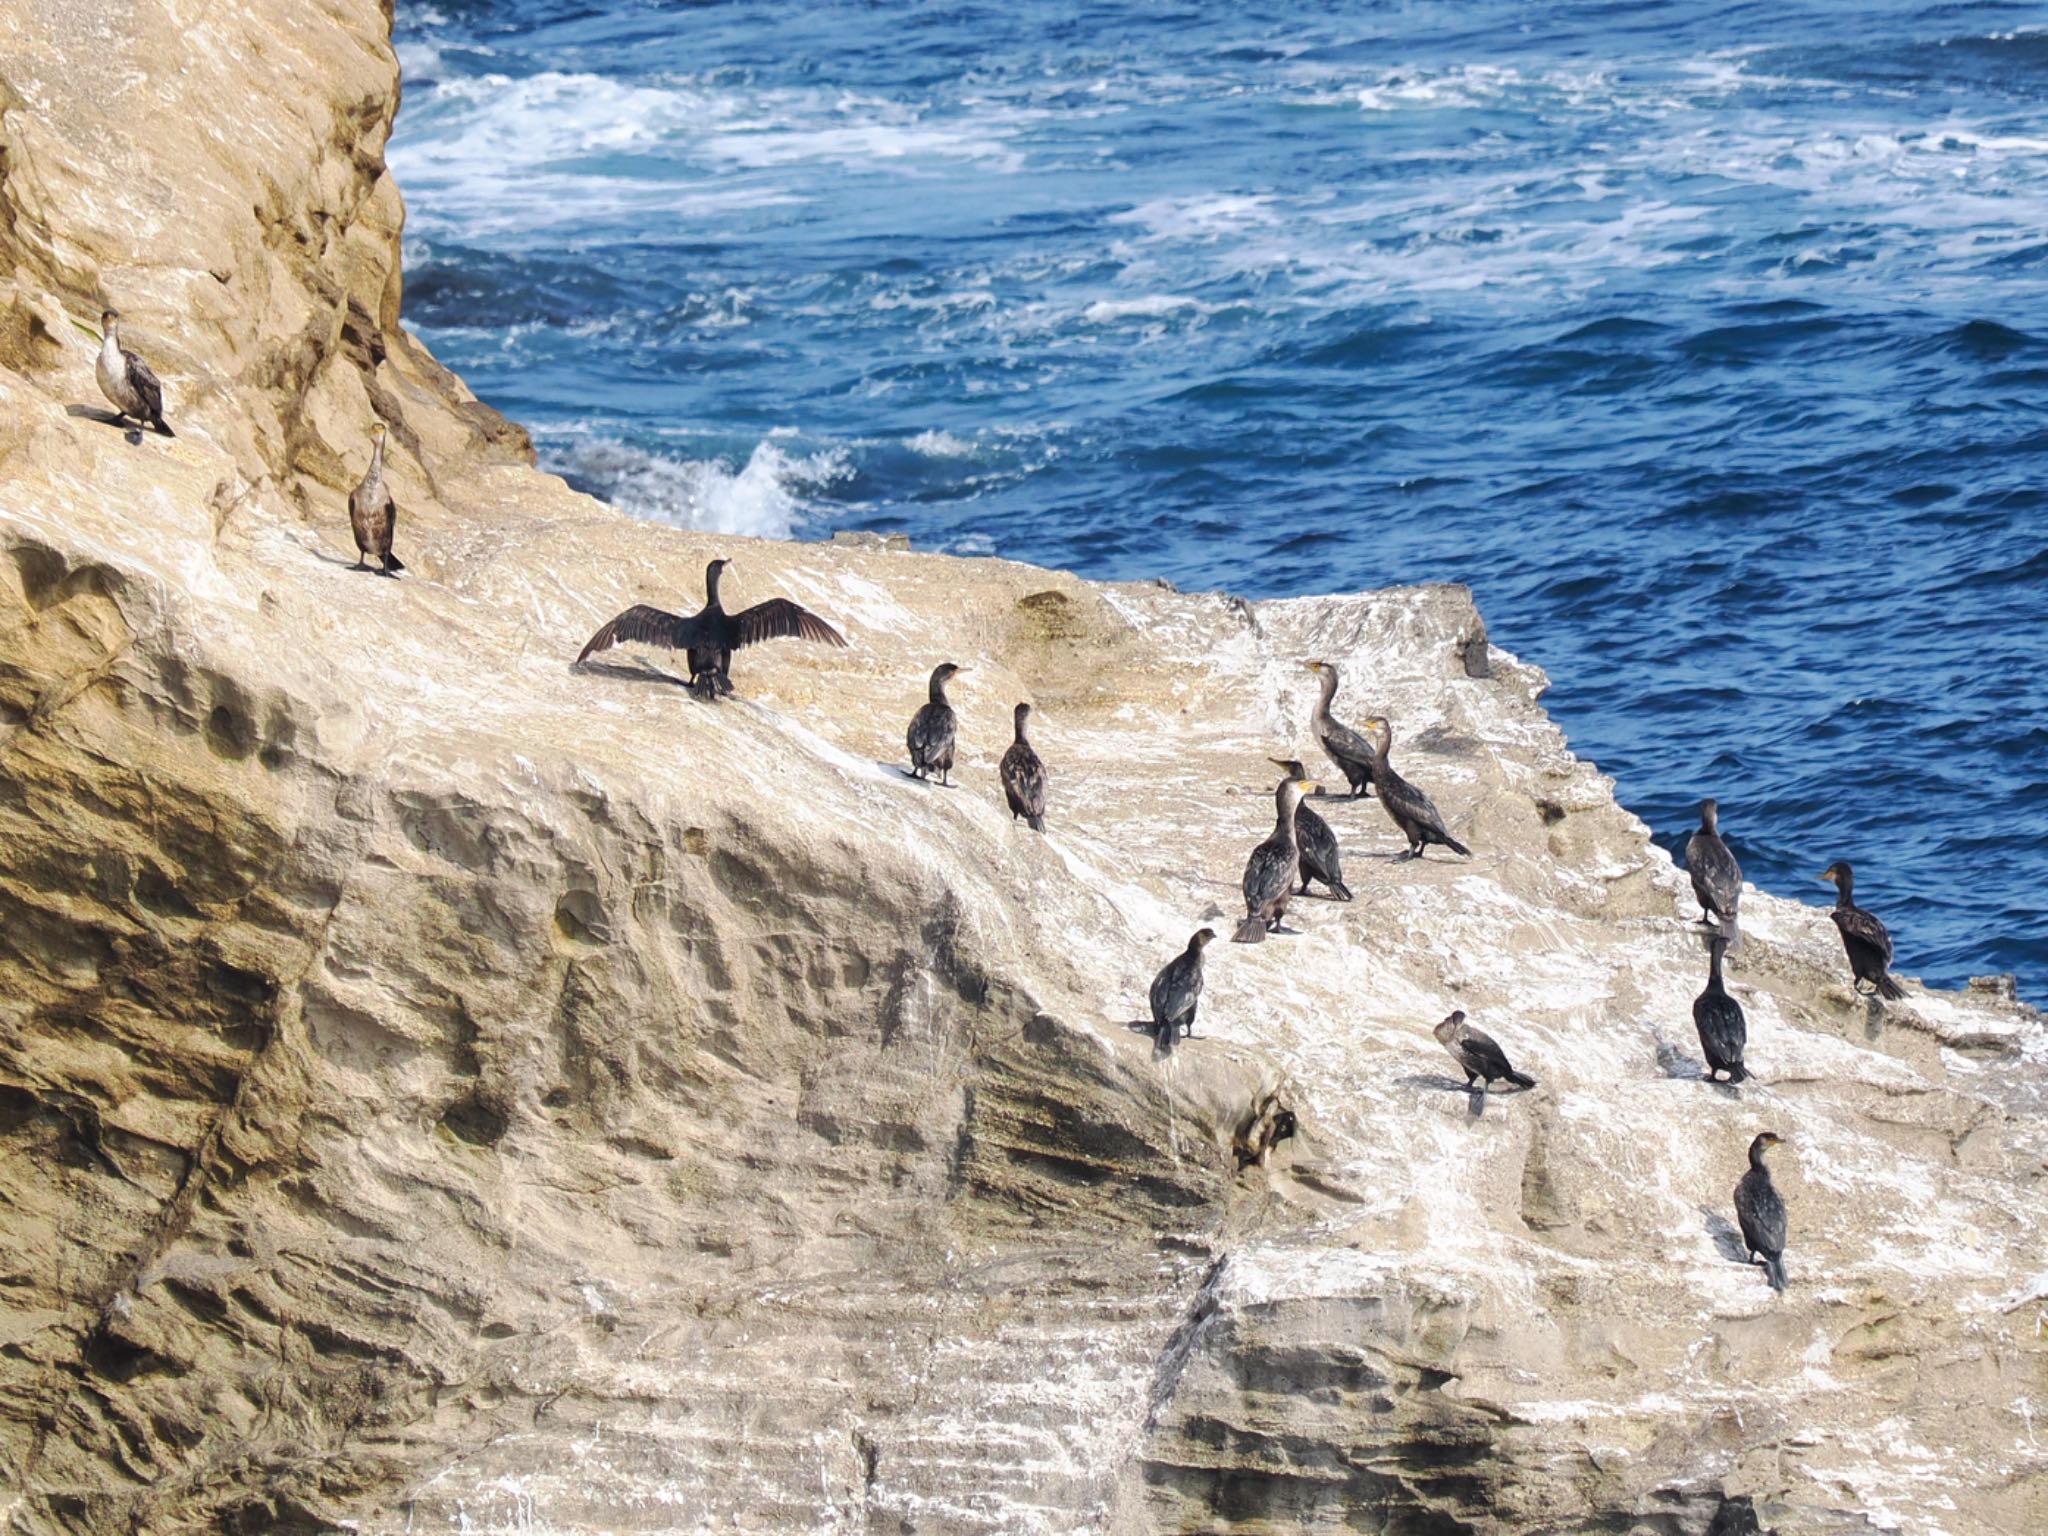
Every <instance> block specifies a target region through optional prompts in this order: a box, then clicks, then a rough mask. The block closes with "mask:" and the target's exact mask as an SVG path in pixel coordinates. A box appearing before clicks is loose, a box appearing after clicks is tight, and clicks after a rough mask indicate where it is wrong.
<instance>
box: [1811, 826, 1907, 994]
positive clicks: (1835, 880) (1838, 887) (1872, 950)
mask: <svg viewBox="0 0 2048 1536" xmlns="http://www.w3.org/2000/svg"><path fill="white" fill-rule="evenodd" d="M1820 878H1821V879H1823V880H1826V881H1828V882H1829V883H1830V884H1832V885H1833V886H1834V888H1835V910H1834V911H1833V912H1831V913H1829V914H1828V915H1829V916H1830V917H1832V918H1833V919H1834V920H1835V926H1836V927H1837V928H1839V929H1841V931H1842V948H1843V949H1845V950H1847V951H1848V953H1849V969H1850V971H1851V972H1852V973H1854V975H1855V977H1856V980H1855V981H1854V983H1852V985H1853V986H1854V988H1855V990H1856V991H1857V992H1859V993H1860V992H1862V991H1863V983H1865V982H1868V983H1870V990H1871V992H1873V993H1875V994H1876V995H1877V996H1879V997H1884V998H1890V999H1891V1000H1892V1001H1893V1002H1897V1001H1898V1000H1899V999H1900V998H1902V997H1904V996H1905V995H1906V992H1905V988H1903V987H1901V986H1900V985H1899V984H1898V983H1897V982H1896V981H1893V980H1892V978H1891V975H1890V967H1891V963H1892V936H1891V935H1890V934H1889V933H1886V932H1885V929H1884V924H1883V923H1881V922H1879V921H1878V920H1877V918H1876V916H1875V915H1874V914H1873V913H1869V912H1866V911H1864V910H1863V909H1862V908H1861V907H1859V906H1857V905H1856V901H1855V894H1856V872H1855V871H1854V870H1852V869H1850V868H1849V861H1848V860H1847V859H1837V860H1835V862H1834V863H1832V864H1830V865H1829V866H1828V867H1827V872H1826V873H1825V874H1823V875H1822V876H1821V877H1820Z"/></svg>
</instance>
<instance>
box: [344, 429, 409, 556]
mask: <svg viewBox="0 0 2048 1536" xmlns="http://www.w3.org/2000/svg"><path fill="white" fill-rule="evenodd" d="M384 436H385V427H384V423H383V422H381V421H380V422H378V423H377V424H376V425H375V426H374V427H372V428H370V467H369V468H368V469H366V470H364V471H363V480H362V484H360V485H358V486H357V487H356V488H355V489H354V490H353V491H351V492H349V497H348V525H349V528H350V530H351V531H352V532H353V533H354V534H355V536H356V563H355V568H356V569H357V570H359V571H366V570H368V569H369V568H370V567H369V563H368V562H369V559H370V556H372V555H375V556H376V557H377V574H378V575H380V576H396V575H397V574H398V573H399V572H400V571H402V570H404V569H405V562H404V561H403V560H401V559H399V558H398V556H396V555H394V554H393V553H392V552H391V540H392V537H393V535H395V534H396V533H397V532H398V503H397V502H395V501H393V500H392V499H391V492H390V491H388V490H386V489H385V486H384Z"/></svg>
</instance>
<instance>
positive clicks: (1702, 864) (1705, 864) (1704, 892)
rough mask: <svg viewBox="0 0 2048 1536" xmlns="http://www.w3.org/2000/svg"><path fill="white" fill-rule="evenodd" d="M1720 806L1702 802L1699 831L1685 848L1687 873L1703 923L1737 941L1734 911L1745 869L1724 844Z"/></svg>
mask: <svg viewBox="0 0 2048 1536" xmlns="http://www.w3.org/2000/svg"><path fill="white" fill-rule="evenodd" d="M1720 816H1721V807H1720V804H1719V802H1717V801H1713V800H1702V801H1701V802H1700V829H1699V831H1697V832H1695V833H1693V835H1692V837H1691V839H1690V840H1688V841H1687V843H1686V845H1685V872H1686V873H1687V874H1688V875H1691V876H1692V893H1693V895H1694V896H1696V897H1698V898H1699V903H1700V921H1701V922H1703V923H1711V924H1713V925H1714V926H1715V927H1716V928H1718V929H1720V930H1721V931H1722V932H1723V933H1725V934H1726V935H1727V936H1728V941H1729V943H1730V944H1731V945H1733V944H1735V943H1738V942H1740V941H1739V940H1738V939H1737V937H1736V929H1735V909H1736V907H1737V906H1739V905H1740V904H1741V902H1742V866H1741V865H1740V864H1738V863H1736V862H1735V855H1734V854H1733V853H1731V852H1730V851H1729V848H1728V845H1727V844H1726V843H1724V842H1722V841H1721V823H1720Z"/></svg>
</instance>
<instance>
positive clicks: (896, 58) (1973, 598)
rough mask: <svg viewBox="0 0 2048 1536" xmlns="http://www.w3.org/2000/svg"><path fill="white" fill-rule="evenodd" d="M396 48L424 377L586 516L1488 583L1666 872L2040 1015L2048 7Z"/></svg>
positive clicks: (591, 31) (579, 38) (1191, 16)
mask: <svg viewBox="0 0 2048 1536" xmlns="http://www.w3.org/2000/svg"><path fill="white" fill-rule="evenodd" d="M398 23H399V39H400V56H401V59H402V60H403V62H404V65H405V71H406V98H405V101H406V104H405V107H404V110H403V111H402V113H401V115H400V118H399V126H398V131H397V134H396V137H395V139H394V142H393V144H392V147H391V152H390V158H391V162H392V164H393V166H394V167H395V169H396V171H397V173H398V175H399V178H400V181H401V185H402V186H403V187H404V188H405V190H406V193H407V197H408V201H409V205H410V210H411V219H410V223H409V226H408V231H409V233H408V237H407V265H408V273H409V278H408V286H407V294H406V315H407V319H408V322H409V323H410V324H411V325H412V326H413V327H414V328H415V329H417V330H418V331H419V333H420V334H421V335H422V336H424V337H425V338H426V339H427V340H428V341H429V342H430V344H431V345H432V346H433V347H434V349H435V350H436V352H437V353H438V354H439V355H440V356H441V357H442V358H444V359H445V360H446V361H447V362H449V363H450V364H451V365H452V366H454V367H455V368H456V369H457V370H458V371H460V372H461V373H462V374H463V376H464V377H465V378H466V379H467V380H468V381H469V382H470V384H471V385H472V386H473V387H475V388H476V389H477V390H478V391H479V393H481V394H482V395H483V396H484V397H485V398H486V399H488V400H490V401H491V402H492V403H493V404H495V405H497V406H499V407H500V408H501V409H503V410H505V411H506V412H508V413H509V414H511V415H512V416H514V417H516V418H518V419H519V420H521V421H523V422H526V423H527V424H528V425H530V426H531V427H532V428H533V429H534V431H535V435H536V438H537V441H538V442H539V444H540V447H541V451H542V455H543V458H544V460H545V462H547V463H548V465H549V466H550V467H552V468H554V469H556V470H558V471H560V472H562V473H564V474H566V475H568V476H569V477H570V478H571V479H572V480H573V481H575V482H576V483H578V484H580V485H583V486H584V487H585V488H587V489H590V490H592V491H594V492H596V493H598V494H600V495H603V496H605V497H607V498H608V499H610V500H612V501H614V502H616V503H618V504H619V505H620V506H622V507H624V508H625V509H627V510H628V511H631V512H633V513H635V514H637V515H640V516H645V517H649V518H657V519H664V520H668V521H673V522H677V523H681V524H686V525H689V526H693V527H702V528H714V529H723V530H727V531H732V532H740V533H755V534H767V535H771V536H785V537H798V538H801V537H806V536H816V535H821V534H823V533H825V532H828V531H830V530H831V529H835V528H846V527H859V528H876V529H888V530H904V531H907V532H909V533H910V534H911V535H912V536H913V537H914V538H915V539H916V541H917V542H918V543H919V545H920V546H922V547H938V548H946V549H952V550H957V551H960V552H965V553H974V552H987V553H999V554H1002V555H1006V556H1014V557H1016V558H1020V559H1026V560H1033V561H1039V562H1043V563H1045V564H1050V565H1059V566H1066V567H1070V568H1072V569H1075V570H1078V571H1081V572H1083V573H1085V574H1089V575H1095V576H1110V577H1151V576H1166V577H1169V578H1171V579H1173V580H1175V581H1177V582H1179V583H1180V584H1182V585H1183V586H1211V587H1222V588H1227V589H1229V590H1232V591H1237V592H1241V593H1244V594H1246V595H1248V596H1255V597H1257V596H1269V595H1277V594H1297V593H1307V592H1324V591H1336V590H1347V589H1356V588H1362V587H1369V586H1376V585H1382V584H1385V583H1388V582H1394V581H1408V580H1424V579H1428V580H1458V581H1465V582H1469V583H1470V584H1471V585H1472V586H1473V588H1474V589H1475V591H1476V592H1477V595H1478V598H1479V601H1480V604H1481V606H1482V608H1483V609H1484V611H1485V613H1486V615H1487V618H1488V622H1489V625H1490V627H1491V629H1492V633H1493V636H1494V638H1495V639H1496V640H1497V641H1498V642H1499V643H1500V644H1501V645H1503V646H1506V647H1508V648H1509V649H1511V650H1514V651H1516V652H1518V653H1520V654H1521V655H1523V656H1524V657H1526V658H1528V659H1531V660H1535V661H1539V662H1540V663H1542V664H1543V665H1544V666H1545V667H1546V668H1547V669H1548V670H1549V672H1550V674H1551V676H1552V678H1553V680H1554V685H1555V686H1554V688H1553V691H1552V692H1551V694H1550V696H1549V698H1548V700H1547V702H1548V704H1549V706H1550V708H1551V710H1552V712H1553V713H1554V714H1555V715H1556V717H1557V718H1558V719H1559V721H1560V722H1561V723H1562V724H1563V725H1564V727H1565V728H1566V730H1567V731H1568V732H1569V733H1570V735H1571V737H1572V741H1573V745H1574V746H1575V748H1577V749H1578V750H1579V751H1580V752H1582V753H1584V754H1586V755H1588V756H1590V757H1592V758H1593V759H1594V760H1595V761H1597V762H1598V763H1599V764H1600V765H1601V767H1602V768H1603V769H1605V770H1607V771H1608V772H1610V773H1613V774H1614V775H1615V776H1616V777H1617V779H1618V781H1619V784H1620V790H1621V795H1622V798H1623V801H1624V803H1626V804H1628V805H1629V806H1630V807H1631V808H1633V809H1634V810H1636V811H1638V812H1639V813H1641V814H1642V815H1643V816H1644V817H1645V818H1646V819H1648V820H1649V821H1650V822H1651V824H1652V825H1653V826H1654V827H1656V828H1657V829H1658V831H1659V836H1660V840H1661V841H1663V842H1665V843H1666V844H1667V845H1670V846H1674V847H1675V846H1677V845H1678V844H1679V843H1682V841H1683V839H1684V836H1685V834H1686V831H1687V830H1688V829H1689V827H1690V825H1691V821H1692V809H1693V806H1694V805H1695V803H1696V802H1697V800H1698V799H1699V798H1700V797H1701V796H1702V795H1707V794H1712V795H1716V796H1718V797H1719V799H1720V800H1721V803H1722V815H1723V824H1724V829H1725V831H1726V832H1727V833H1728V835H1729V839H1730V841H1731V843H1732V844H1733V845H1734V846H1735V848H1736V850H1737V852H1738V854H1739V855H1740V857H1741V858H1742V861H1743V865H1744V868H1745V870H1746V871H1747V872H1748V874H1749V875H1750V876H1751V877H1752V878H1753V879H1755V880H1756V881H1757V882H1758V883H1760V884H1761V885H1763V886H1765V887H1767V888H1769V889H1772V890H1775V891H1779V892H1781V893H1784V894H1789V895H1793V896H1797V897H1800V898H1802V899H1804V900H1808V901H1819V900H1824V899H1826V898H1827V896H1828V892H1827V891H1826V890H1825V889H1824V888H1823V887H1821V886H1820V885H1818V884H1817V883H1816V882H1815V881H1814V879H1813V878H1812V877H1813V876H1815V875H1816V874H1818V872H1819V871H1820V869H1821V868H1823V867H1824V866H1825V865H1826V864H1827V863H1828V862H1829V861H1830V860H1832V859H1835V858H1849V859H1851V860H1853V861H1854V862H1855V864H1856V867H1857V872H1858V893H1859V896H1860V897H1861V898H1863V899H1864V901H1865V903H1866V904H1867V905H1869V906H1871V907H1872V908H1873V909H1874V910H1876V911H1878V912H1879V913H1881V914H1882V915H1883V916H1884V917H1885V919H1886V920H1887V922H1888V923H1889V924H1890V925H1891V928H1892V930H1893V933H1894V936H1895V938H1896V940H1897V945H1898V957H1899V968H1900V969H1901V970H1902V971H1904V972H1905V973H1906V974H1909V975H1920V976H1923V977H1925V978H1927V979H1928V980H1930V981H1934V982H1940V983H1947V984H1955V983H1958V982H1960V981H1961V980H1962V979H1963V978H1965V977H1966V976H1968V975H1970V974H1972V973H1980V974H1981V973H1984V972H1987V971H2001V970H2011V971H2016V972H2018V973H2019V975H2020V977H2021V987H2022V991H2023V992H2024V993H2025V994H2027V995H2029V996H2031V997H2033V998H2034V999H2036V1000H2042V999H2048V920H2044V917H2043V913H2042V907H2043V903H2042V901H2041V899H2040V881H2041V877H2042V873H2043V869H2044V862H2048V860H2044V855H2048V773H2044V770H2043V767H2042V764H2043V761H2044V751H2043V749H2044V747H2048V684H2044V682H2043V680H2042V663H2041V659H2040V650H2041V646H2042V637H2043V635H2044V633H2048V623H2044V621H2043V618H2042V612H2043V611H2044V609H2048V339H2044V338H2048V314H2044V313H2043V307H2042V300H2041V293H2042V281H2043V278H2044V276H2048V22H2044V18H2043V15H2042V13H2041V12H2040V10H2039V9H2038V8H2037V7H2032V6H2025V7H2022V6H1970V5H1948V6H1927V5H1898V4H1875V5H1868V4H1866V5H1856V6H1849V5H1843V4H1805V5H1798V4H1792V5H1783V4H1777V5H1732V6H1720V7H1709V6H1692V5H1687V6H1668V5H1646V4H1623V3H1610V4H1586V3H1574V4H1558V5H1551V6H1543V7H1538V6H1533V5H1523V4H1512V5H1511V4H1505V3H1500V0H1473V3H1462V4H1410V5H1381V6H1344V7H1323V6H1310V5H1305V4H1268V5H1241V6H1234V7H1228V8H1226V7H1217V6H1180V7H1173V6H1164V5H1153V6H1139V5H1128V4H1124V5H1096V6H1091V7H1087V8H1082V9H1077V8H1074V7H1067V6H1052V5H1045V4H1039V3H1020V4H1012V5H1008V6H1005V7H1001V8H995V7H987V6H980V5H959V4H934V5H926V6H918V7H914V8H913V7H904V8H888V7H879V8H878V7H867V6H853V5H822V6H820V5H794V4H786V3H779V0H773V3H748V4H728V5H710V6H693V7H687V8H677V7H671V6H666V5H655V4H637V5H608V6H603V7H598V6H590V5H573V4H567V3H560V0H510V3H493V4H481V3H478V4H472V5H460V4H452V3H448V0H442V3H441V4H439V5H437V6H435V7H431V8H429V7H424V6H415V5H410V4H407V3H405V0H400V4H399V10H398ZM1365 692H1366V693H1368V694H1369V687H1368V688H1367V689H1366V690H1365ZM1362 696H1363V695H1362Z"/></svg>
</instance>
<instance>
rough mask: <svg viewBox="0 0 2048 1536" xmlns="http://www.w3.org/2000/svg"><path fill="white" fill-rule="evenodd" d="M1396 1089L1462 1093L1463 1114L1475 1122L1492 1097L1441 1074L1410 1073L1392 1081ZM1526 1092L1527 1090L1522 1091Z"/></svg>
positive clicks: (1484, 1111) (1483, 1112)
mask: <svg viewBox="0 0 2048 1536" xmlns="http://www.w3.org/2000/svg"><path fill="white" fill-rule="evenodd" d="M1394 1086H1395V1087H1396V1088H1432V1089H1435V1090H1436V1091H1438V1092H1440V1093H1462V1094H1464V1095H1465V1099H1466V1104H1465V1113H1466V1114H1468V1115H1470V1116H1471V1117H1472V1118H1473V1119H1474V1120H1477V1119H1478V1118H1479V1117H1480V1116H1481V1115H1483V1114H1485V1113H1486V1101H1487V1100H1488V1099H1489V1098H1491V1097H1492V1095H1491V1094H1489V1093H1488V1092H1486V1090H1485V1089H1483V1088H1474V1087H1472V1086H1470V1085H1469V1084H1466V1083H1461V1082H1459V1081H1458V1080H1457V1079H1456V1078H1455V1077H1446V1076H1445V1075H1444V1074H1443V1073H1441V1072H1411V1073H1410V1074H1409V1075H1408V1076H1406V1077H1397V1078H1395V1079H1394ZM1522 1091H1523V1092H1525V1093H1526V1092H1527V1091H1528V1090H1527V1089H1523V1090H1522Z"/></svg>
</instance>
